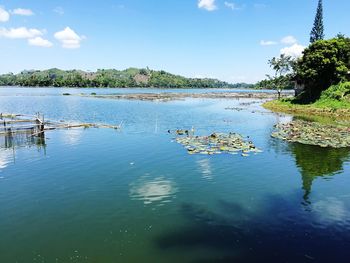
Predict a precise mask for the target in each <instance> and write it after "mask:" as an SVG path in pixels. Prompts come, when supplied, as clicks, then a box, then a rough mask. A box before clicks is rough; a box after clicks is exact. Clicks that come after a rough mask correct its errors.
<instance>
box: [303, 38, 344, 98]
mask: <svg viewBox="0 0 350 263" xmlns="http://www.w3.org/2000/svg"><path fill="white" fill-rule="evenodd" d="M349 71H350V39H349V38H345V37H343V36H341V37H340V36H339V37H337V38H333V39H330V40H320V41H316V42H314V43H313V44H311V45H310V46H309V47H308V48H306V49H305V51H304V55H303V57H302V58H301V59H300V60H299V61H298V63H297V66H296V78H297V79H298V80H299V81H301V82H302V83H303V84H305V87H306V90H305V93H304V94H303V97H304V99H305V97H306V98H307V99H308V100H309V101H315V100H317V99H318V98H319V97H320V95H321V92H322V91H323V90H325V89H327V88H328V87H330V86H331V85H335V84H338V83H339V82H340V81H345V80H347V79H348V78H349Z"/></svg>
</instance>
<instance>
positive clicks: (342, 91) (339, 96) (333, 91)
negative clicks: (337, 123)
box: [264, 82, 350, 120]
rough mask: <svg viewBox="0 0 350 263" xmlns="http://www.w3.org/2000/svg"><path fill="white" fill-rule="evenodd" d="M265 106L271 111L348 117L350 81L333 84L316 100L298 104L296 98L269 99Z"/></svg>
mask: <svg viewBox="0 0 350 263" xmlns="http://www.w3.org/2000/svg"><path fill="white" fill-rule="evenodd" d="M264 107H265V108H268V109H270V110H273V111H279V112H287V113H293V114H300V115H303V116H304V115H305V116H312V115H320V116H331V117H336V119H337V120H340V119H347V120H348V119H349V118H350V82H341V83H339V84H337V85H333V86H331V87H329V88H328V89H326V90H324V91H323V92H322V93H321V96H320V98H319V99H318V100H316V101H315V102H312V103H308V104H300V103H299V101H298V99H295V98H289V99H281V100H274V101H269V102H267V103H265V104H264Z"/></svg>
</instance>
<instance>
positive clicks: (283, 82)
mask: <svg viewBox="0 0 350 263" xmlns="http://www.w3.org/2000/svg"><path fill="white" fill-rule="evenodd" d="M269 65H270V67H271V68H272V69H273V70H274V71H275V75H274V76H269V75H267V77H268V80H264V81H262V82H260V83H258V84H257V85H258V86H259V85H268V86H269V87H270V88H271V89H275V90H277V92H278V97H280V95H281V91H282V90H283V89H288V88H290V87H291V86H292V81H291V80H292V76H293V74H294V67H295V60H294V59H293V58H292V57H291V56H286V55H284V54H282V55H280V57H279V58H276V57H274V58H272V59H271V60H269Z"/></svg>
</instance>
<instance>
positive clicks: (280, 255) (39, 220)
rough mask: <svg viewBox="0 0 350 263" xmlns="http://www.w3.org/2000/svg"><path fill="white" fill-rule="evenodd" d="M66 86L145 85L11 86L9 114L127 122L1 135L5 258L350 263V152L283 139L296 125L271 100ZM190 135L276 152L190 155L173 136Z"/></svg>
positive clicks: (5, 93)
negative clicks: (280, 132) (129, 96)
mask: <svg viewBox="0 0 350 263" xmlns="http://www.w3.org/2000/svg"><path fill="white" fill-rule="evenodd" d="M141 91H142V92H145V91H146V92H159V90H158V89H157V90H143V89H142V90H141ZM162 91H163V90H162ZM167 91H168V92H176V91H174V90H167ZM64 92H69V93H71V94H80V93H90V92H97V93H98V94H113V93H125V92H140V89H138V90H134V89H55V88H40V89H39V88H0V112H6V113H21V114H34V113H36V112H41V113H42V114H44V115H45V119H50V120H56V121H61V120H63V121H67V122H73V121H74V122H93V123H105V124H111V125H117V124H119V123H123V127H122V129H121V130H114V129H102V128H100V129H95V128H89V129H68V130H54V131H47V132H46V133H45V138H44V139H42V140H40V141H37V140H35V139H32V140H26V141H15V142H13V143H14V144H13V145H11V147H9V145H8V144H6V147H5V144H4V142H3V141H4V139H3V138H1V137H0V147H1V148H0V233H1V235H0V262H4V263H12V262H13V263H31V262H33V263H34V262H35V263H36V262H75V263H78V262H86V263H97V262H98V263H112V262H169V263H171V262H190V263H197V262H198V263H199V262H348V261H349V258H350V249H349V248H350V188H349V187H350V149H349V148H343V149H332V148H320V147H317V146H307V145H302V144H298V143H288V142H285V141H281V140H278V139H274V138H272V137H271V136H270V135H271V132H272V131H273V129H274V125H275V124H277V123H280V122H288V121H290V120H292V119H293V117H292V116H289V115H281V114H275V113H272V112H269V111H267V110H265V109H263V108H262V107H261V106H260V103H261V102H260V101H258V100H254V101H252V100H251V99H239V100H238V99H237V100H227V99H184V100H174V101H168V102H152V101H136V100H135V101H129V100H113V99H98V98H91V97H81V96H62V93H64ZM180 92H193V91H192V90H181V91H180ZM194 92H208V90H195V91H194ZM217 92H220V90H218V91H217ZM225 92H227V90H225ZM242 92H244V91H242ZM236 107H241V108H242V110H229V109H227V108H236ZM191 127H194V129H195V133H196V134H198V135H210V134H212V133H214V132H224V133H228V132H237V133H240V134H242V135H243V136H249V139H250V140H252V141H253V142H254V144H255V145H256V146H257V147H259V148H260V149H262V150H263V152H262V153H259V154H256V155H254V154H251V155H250V156H248V157H244V156H241V155H228V154H221V155H210V156H209V155H189V154H188V153H187V150H186V149H185V148H184V147H183V146H182V145H180V144H178V143H177V142H176V141H174V137H175V136H174V134H169V133H168V130H171V131H174V130H176V129H191Z"/></svg>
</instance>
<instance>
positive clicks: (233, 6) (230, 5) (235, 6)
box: [224, 2, 240, 10]
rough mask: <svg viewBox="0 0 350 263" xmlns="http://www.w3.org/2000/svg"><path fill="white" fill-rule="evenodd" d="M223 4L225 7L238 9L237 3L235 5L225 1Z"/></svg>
mask: <svg viewBox="0 0 350 263" xmlns="http://www.w3.org/2000/svg"><path fill="white" fill-rule="evenodd" d="M224 4H225V6H226V7H227V8H230V9H232V10H238V9H240V8H239V7H237V5H236V4H235V3H231V2H225V3H224Z"/></svg>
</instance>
